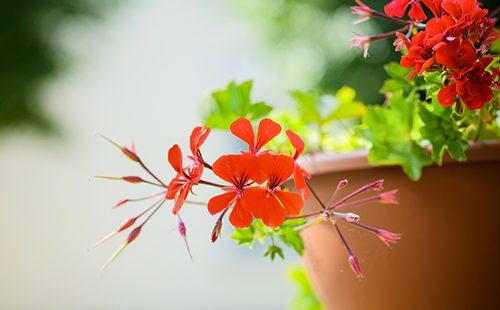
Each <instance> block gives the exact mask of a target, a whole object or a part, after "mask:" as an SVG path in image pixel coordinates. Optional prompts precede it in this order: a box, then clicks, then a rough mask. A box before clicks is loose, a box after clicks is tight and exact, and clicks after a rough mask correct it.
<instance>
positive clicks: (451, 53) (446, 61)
mask: <svg viewBox="0 0 500 310" xmlns="http://www.w3.org/2000/svg"><path fill="white" fill-rule="evenodd" d="M434 49H435V51H436V61H437V62H438V63H440V64H442V65H443V66H445V67H448V68H450V69H453V70H458V69H460V64H459V59H458V51H457V48H456V47H453V46H452V45H451V44H446V43H440V44H437V45H436V46H435V47H434Z"/></svg>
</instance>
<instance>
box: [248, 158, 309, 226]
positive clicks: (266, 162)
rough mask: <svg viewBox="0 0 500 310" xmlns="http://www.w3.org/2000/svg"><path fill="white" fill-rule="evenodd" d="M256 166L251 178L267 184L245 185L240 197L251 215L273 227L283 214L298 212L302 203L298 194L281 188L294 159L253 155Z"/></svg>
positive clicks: (277, 224)
mask: <svg viewBox="0 0 500 310" xmlns="http://www.w3.org/2000/svg"><path fill="white" fill-rule="evenodd" d="M256 165H257V167H258V168H259V169H258V170H255V174H254V175H253V176H252V180H253V181H255V182H257V183H259V184H263V183H264V182H266V181H267V183H266V185H265V186H255V187H249V188H247V189H246V190H245V191H244V193H243V199H244V201H245V202H248V209H249V210H250V211H251V212H252V214H253V215H254V216H255V217H257V218H260V219H262V221H263V222H264V224H265V225H267V226H271V227H277V226H279V225H281V223H283V221H284V220H285V217H286V215H287V214H289V215H298V214H299V213H300V211H301V210H302V208H303V206H304V202H303V201H302V198H301V197H300V195H298V194H296V193H290V192H286V191H284V190H282V189H281V185H283V183H285V182H286V181H287V180H288V179H290V177H291V176H292V174H293V171H294V160H293V158H291V157H289V156H286V155H275V154H270V153H265V154H262V155H261V156H259V157H256Z"/></svg>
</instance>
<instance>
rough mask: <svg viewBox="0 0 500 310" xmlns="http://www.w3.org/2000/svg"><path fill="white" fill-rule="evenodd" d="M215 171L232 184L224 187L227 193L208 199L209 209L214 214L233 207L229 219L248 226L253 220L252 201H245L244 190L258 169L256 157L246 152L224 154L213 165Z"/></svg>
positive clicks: (232, 222) (239, 225)
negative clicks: (250, 208)
mask: <svg viewBox="0 0 500 310" xmlns="http://www.w3.org/2000/svg"><path fill="white" fill-rule="evenodd" d="M213 171H214V173H215V174H216V175H217V176H218V177H220V178H221V179H223V180H224V181H227V182H229V183H231V184H232V186H228V187H226V188H224V190H225V191H226V193H224V194H221V195H218V196H214V197H212V198H211V199H210V200H209V201H208V211H209V212H210V214H212V215H214V214H217V213H219V212H221V211H223V210H226V209H228V208H232V211H231V214H230V215H229V221H230V222H231V224H233V226H235V227H248V226H249V225H250V224H251V223H252V220H253V216H252V213H251V212H250V210H249V207H248V206H249V205H252V204H253V202H252V201H248V200H247V201H245V199H247V197H246V196H245V195H244V192H245V191H246V190H248V189H247V188H248V185H249V182H250V178H251V176H252V175H254V174H255V173H256V171H257V167H256V164H255V157H254V156H253V155H252V154H248V153H244V154H238V155H223V156H221V157H220V158H219V159H217V160H216V161H215V163H214V165H213Z"/></svg>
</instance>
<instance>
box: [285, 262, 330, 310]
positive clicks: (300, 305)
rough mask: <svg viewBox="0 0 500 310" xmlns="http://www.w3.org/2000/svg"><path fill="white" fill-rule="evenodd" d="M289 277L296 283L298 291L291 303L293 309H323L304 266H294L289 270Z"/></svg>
mask: <svg viewBox="0 0 500 310" xmlns="http://www.w3.org/2000/svg"><path fill="white" fill-rule="evenodd" d="M287 273H288V278H289V279H290V281H291V282H292V283H293V284H294V285H295V287H296V289H297V293H296V295H295V297H294V299H293V300H292V302H291V304H290V306H291V307H290V308H291V309H293V310H321V309H323V306H322V305H321V303H320V301H319V300H318V298H317V297H316V294H315V293H314V289H313V287H312V285H311V282H310V281H309V278H308V276H307V273H306V271H305V270H304V267H302V266H301V265H297V266H293V267H291V268H290V269H289V270H288V272H287Z"/></svg>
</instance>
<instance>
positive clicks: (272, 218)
mask: <svg viewBox="0 0 500 310" xmlns="http://www.w3.org/2000/svg"><path fill="white" fill-rule="evenodd" d="M273 200H274V201H275V203H274V207H273V208H271V209H270V210H269V212H268V213H267V214H266V215H265V216H264V217H263V218H262V222H264V224H265V225H266V226H270V227H278V226H280V225H281V224H282V223H283V222H284V221H285V217H286V212H285V209H283V207H282V206H280V204H279V203H278V202H277V201H276V199H273Z"/></svg>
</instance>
